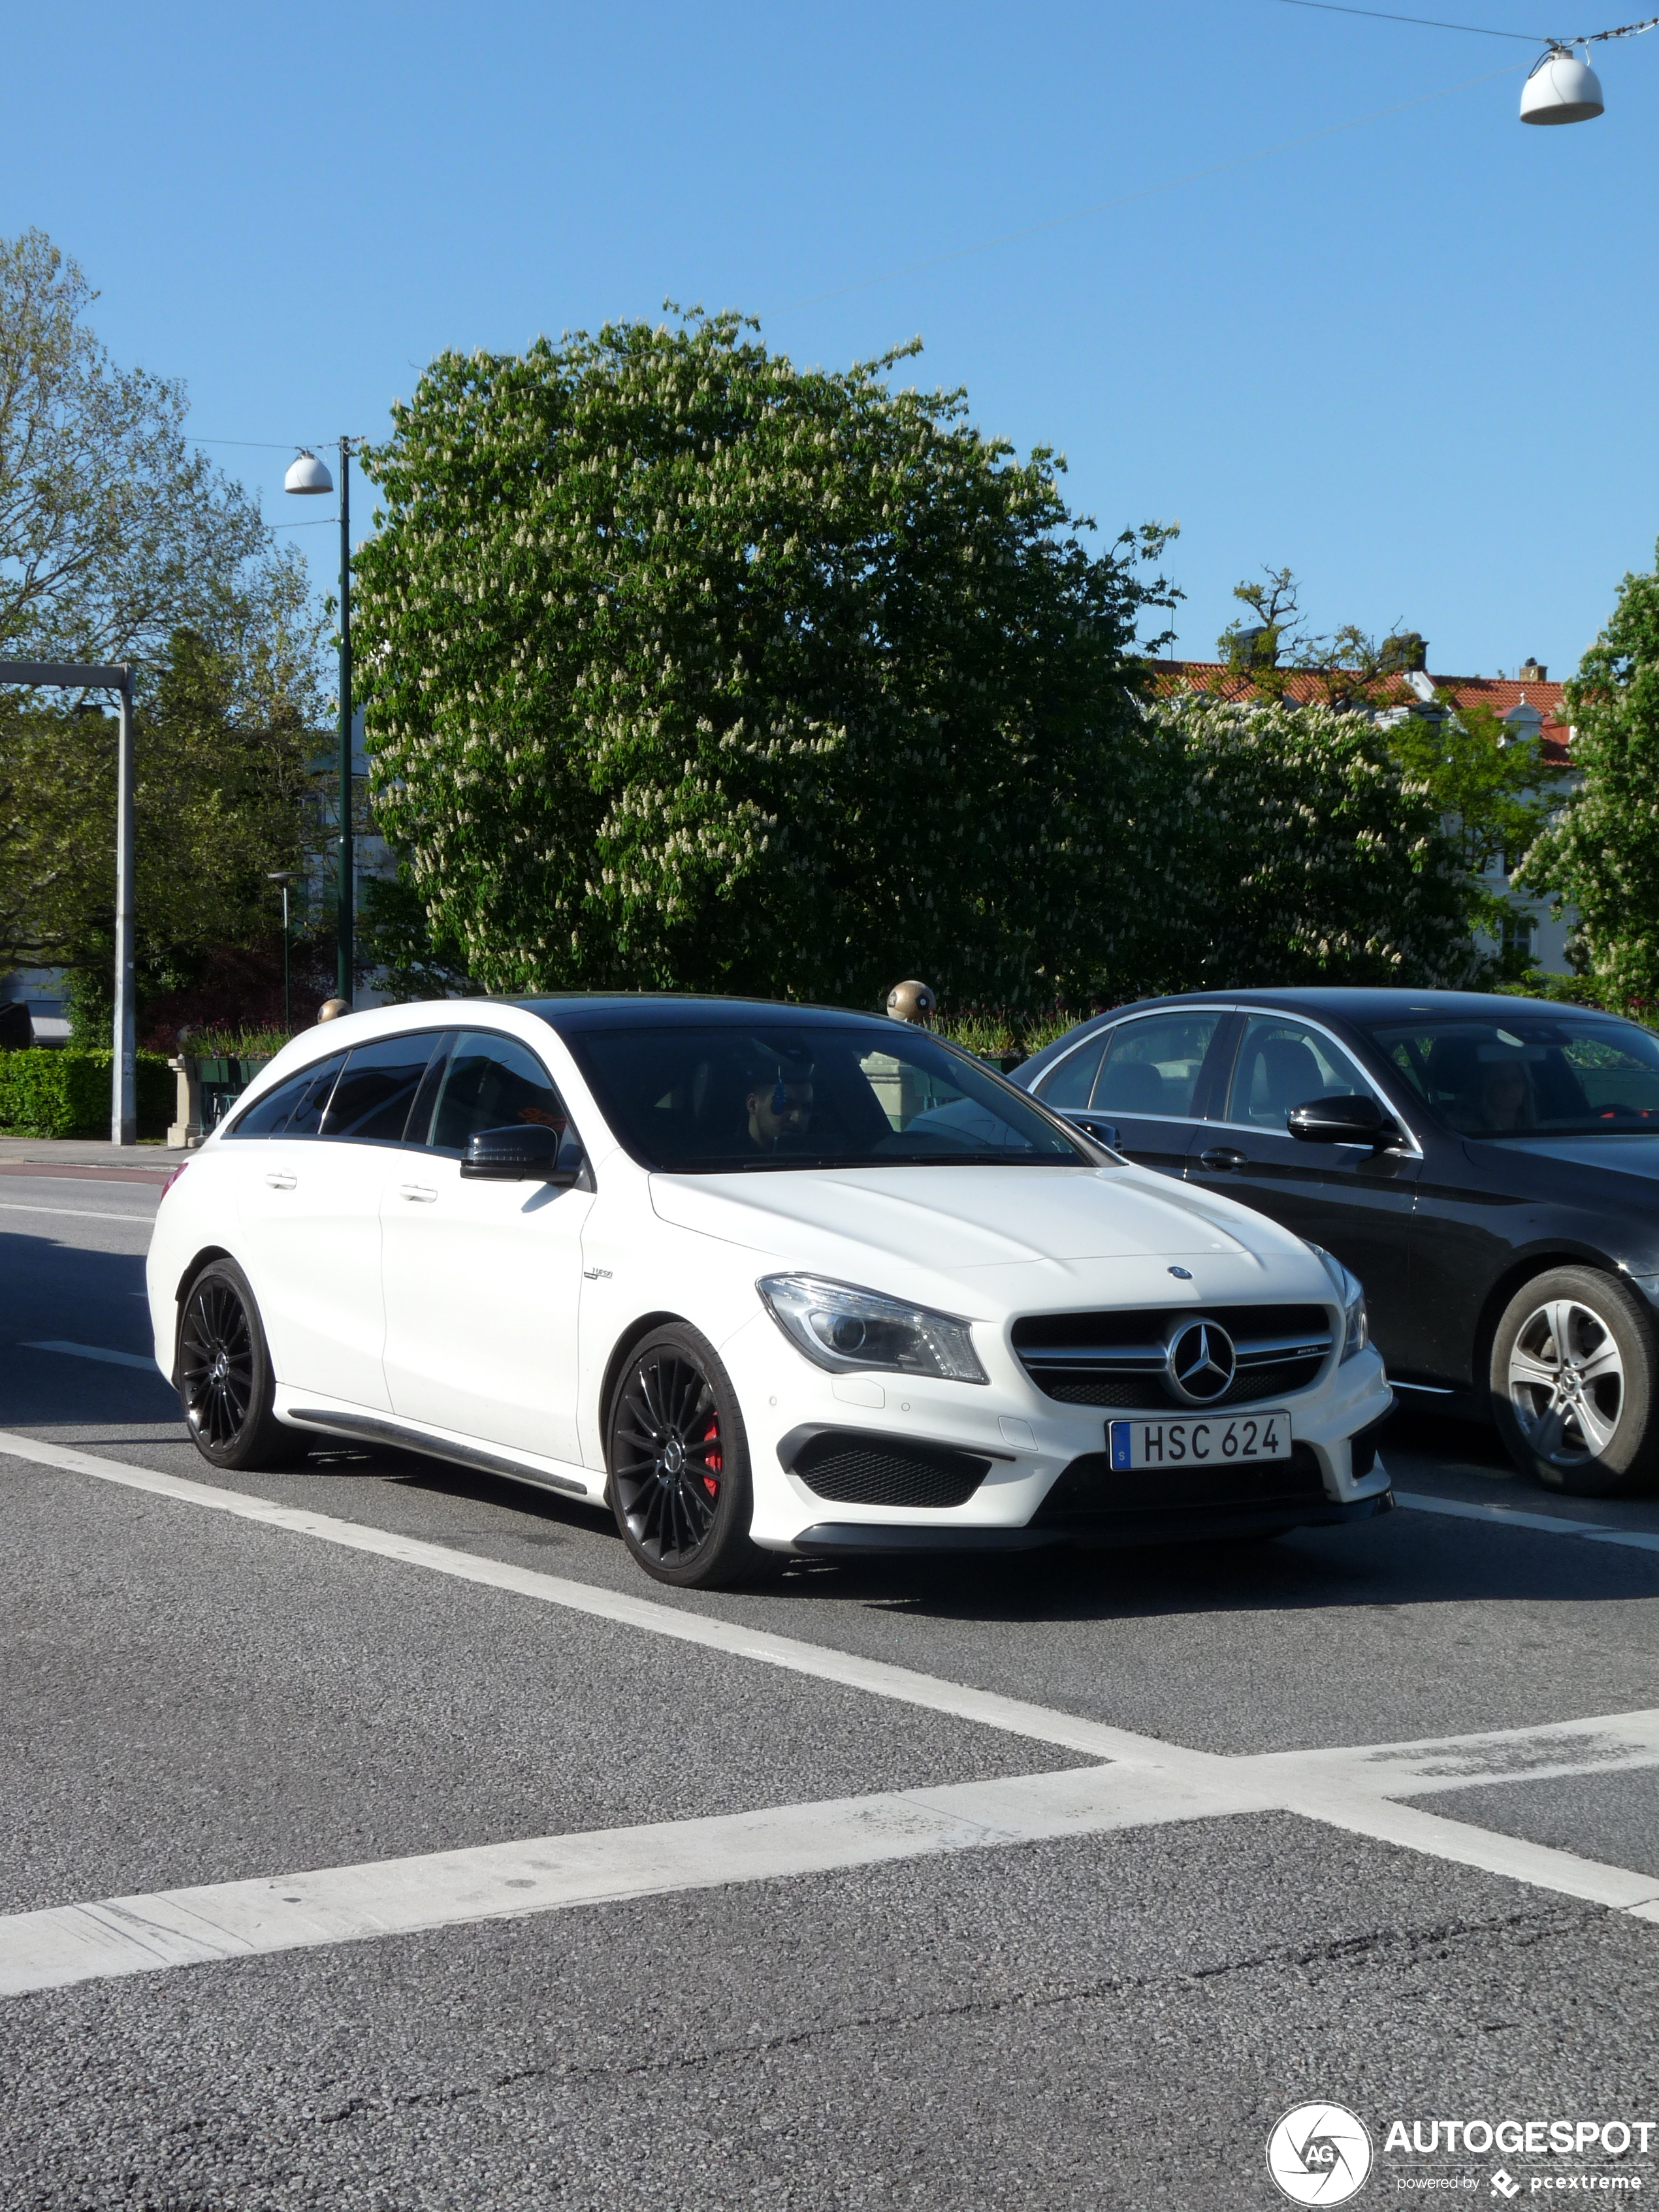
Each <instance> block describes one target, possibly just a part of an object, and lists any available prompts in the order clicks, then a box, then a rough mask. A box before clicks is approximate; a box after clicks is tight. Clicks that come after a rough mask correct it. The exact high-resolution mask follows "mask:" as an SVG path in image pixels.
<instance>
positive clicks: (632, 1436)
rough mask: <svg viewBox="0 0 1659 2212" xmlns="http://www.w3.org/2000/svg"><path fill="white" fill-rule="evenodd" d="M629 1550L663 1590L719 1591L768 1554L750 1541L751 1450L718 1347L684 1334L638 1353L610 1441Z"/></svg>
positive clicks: (626, 1376) (625, 1377) (620, 1391)
mask: <svg viewBox="0 0 1659 2212" xmlns="http://www.w3.org/2000/svg"><path fill="white" fill-rule="evenodd" d="M605 1441H606V1444H607V1447H608V1449H607V1462H608V1464H609V1467H610V1470H611V1509H612V1510H613V1511H614V1512H615V1514H616V1516H617V1528H619V1529H620V1530H621V1531H622V1535H623V1542H624V1543H625V1544H626V1545H627V1546H628V1548H629V1551H630V1552H631V1553H633V1554H634V1557H635V1559H637V1560H638V1562H639V1564H640V1565H641V1566H642V1567H643V1568H644V1569H645V1571H646V1572H647V1574H648V1575H650V1576H651V1577H653V1579H654V1580H655V1581H657V1582H661V1583H677V1584H678V1586H679V1587H680V1588H682V1589H718V1588H720V1587H722V1586H724V1585H727V1584H730V1583H734V1582H738V1581H740V1580H742V1579H744V1578H745V1577H752V1576H753V1575H755V1574H757V1572H760V1571H763V1569H764V1568H765V1566H766V1565H767V1564H768V1554H766V1553H763V1552H762V1551H760V1550H759V1548H758V1547H757V1546H756V1545H754V1544H752V1543H751V1542H750V1540H749V1522H750V1513H751V1504H750V1487H749V1443H748V1438H747V1437H746V1435H745V1434H744V1425H743V1416H742V1414H741V1413H739V1412H738V1401H737V1396H736V1394H735V1392H734V1391H733V1390H732V1383H731V1380H730V1378H729V1376H727V1374H726V1370H725V1369H724V1367H722V1366H721V1364H720V1359H719V1358H718V1357H717V1355H716V1353H715V1352H714V1346H712V1345H711V1344H709V1343H708V1342H707V1341H706V1340H704V1339H703V1338H702V1337H701V1336H699V1335H698V1334H697V1332H696V1329H694V1328H687V1327H685V1326H684V1324H676V1325H674V1326H671V1327H669V1328H662V1329H659V1330H657V1331H655V1332H654V1333H653V1334H652V1335H650V1336H649V1337H647V1339H646V1340H645V1341H644V1342H643V1343H641V1344H639V1345H636V1346H635V1348H634V1351H633V1352H632V1354H631V1356H630V1357H629V1362H628V1364H627V1366H626V1367H625V1368H624V1369H623V1372H622V1374H621V1376H620V1377H619V1378H618V1381H617V1388H616V1390H615V1392H614V1394H613V1395H612V1398H611V1419H610V1421H609V1423H608V1425H607V1435H606V1439H605Z"/></svg>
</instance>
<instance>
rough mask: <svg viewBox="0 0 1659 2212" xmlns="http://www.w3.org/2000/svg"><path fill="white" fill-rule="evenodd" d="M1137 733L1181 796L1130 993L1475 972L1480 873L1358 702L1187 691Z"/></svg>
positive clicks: (1429, 979) (1436, 802)
mask: <svg viewBox="0 0 1659 2212" xmlns="http://www.w3.org/2000/svg"><path fill="white" fill-rule="evenodd" d="M1148 727H1149V741H1150V742H1152V743H1154V744H1158V746H1159V747H1160V748H1161V749H1162V750H1163V751H1164V762H1163V766H1162V769H1161V780H1162V781H1164V782H1165V783H1166V784H1170V785H1177V786H1178V787H1179V788H1180V790H1181V793H1182V801H1181V811H1182V817H1183V819H1182V826H1181V828H1180V829H1179V831H1178V833H1177V835H1176V841H1175V842H1176V850H1177V852H1178V854H1179V856H1180V857H1179V864H1178V865H1179V869H1180V874H1181V878H1182V890H1183V893H1184V895H1183V896H1181V897H1180V898H1179V899H1176V900H1172V901H1171V911H1170V919H1169V921H1168V922H1167V924H1166V926H1165V928H1164V933H1163V936H1162V938H1161V939H1160V944H1159V948H1158V963H1157V965H1156V967H1155V969H1153V971H1152V972H1151V973H1149V974H1148V975H1146V977H1145V979H1144V982H1143V987H1146V988H1152V989H1159V990H1202V989H1206V988H1214V989H1225V988H1227V987H1234V988H1240V989H1242V988H1244V987H1248V986H1249V985H1252V984H1260V985H1267V984H1287V983H1322V982H1329V983H1334V982H1344V983H1373V984H1380V983H1400V984H1405V985H1408V986H1413V987H1419V986H1425V985H1427V986H1435V985H1439V986H1455V985H1468V984H1473V983H1474V982H1476V981H1479V980H1480V977H1481V969H1482V963H1481V960H1480V955H1479V953H1478V952H1477V951H1476V949H1475V946H1474V939H1473V936H1472V934H1471V932H1472V927H1473V925H1474V921H1476V919H1477V918H1479V917H1480V915H1482V914H1483V913H1484V908H1482V906H1481V900H1482V896H1483V893H1482V887H1481V882H1480V876H1479V874H1478V873H1477V872H1476V871H1475V869H1474V868H1473V867H1471V866H1469V865H1468V861H1467V860H1466V856H1465V854H1464V853H1463V851H1462V847H1461V845H1460V843H1459V842H1458V840H1457V838H1456V837H1455V836H1454V835H1453V834H1452V833H1451V832H1450V831H1449V829H1447V827H1446V825H1445V818H1444V817H1443V811H1442V804H1441V799H1440V797H1439V796H1438V795H1437V792H1436V790H1435V789H1434V787H1433V784H1432V781H1431V778H1430V777H1429V776H1427V775H1414V774H1413V772H1412V771H1411V769H1410V768H1409V767H1408V766H1407V765H1405V764H1402V762H1401V757H1400V755H1399V751H1398V750H1397V743H1398V741H1397V738H1396V735H1395V732H1391V731H1388V730H1385V729H1383V728H1382V727H1379V726H1378V725H1377V724H1376V722H1375V721H1373V720H1372V719H1371V717H1370V715H1369V714H1366V713H1364V712H1363V711H1356V710H1348V711H1343V710H1340V709H1338V708H1334V707H1329V706H1326V705H1323V704H1316V705H1310V706H1287V705H1285V704H1283V703H1273V704H1261V703H1256V702H1247V701H1243V700H1221V699H1214V698H1206V697H1203V696H1199V695H1197V694H1194V693H1190V692H1188V693H1185V694H1182V695H1181V696H1178V697H1176V698H1173V699H1168V700H1164V701H1160V702H1159V703H1158V705H1157V706H1156V707H1155V708H1152V709H1151V710H1150V714H1149V718H1148Z"/></svg>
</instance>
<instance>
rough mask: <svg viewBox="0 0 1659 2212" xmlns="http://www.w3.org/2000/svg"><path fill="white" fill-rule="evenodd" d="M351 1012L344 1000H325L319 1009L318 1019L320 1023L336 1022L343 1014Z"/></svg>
mask: <svg viewBox="0 0 1659 2212" xmlns="http://www.w3.org/2000/svg"><path fill="white" fill-rule="evenodd" d="M349 1012H351V1009H350V1007H349V1006H348V1005H347V1004H346V1002H345V1000H343V999H325V1000H323V1003H322V1005H321V1006H319V1007H318V1009H317V1018H318V1020H319V1022H331V1021H336V1020H337V1019H338V1018H339V1017H340V1016H341V1015H342V1014H349Z"/></svg>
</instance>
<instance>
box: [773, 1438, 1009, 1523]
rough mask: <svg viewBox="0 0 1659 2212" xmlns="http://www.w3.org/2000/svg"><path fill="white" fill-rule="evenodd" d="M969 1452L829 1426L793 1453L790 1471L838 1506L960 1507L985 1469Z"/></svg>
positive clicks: (986, 1462) (985, 1463) (986, 1465)
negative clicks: (882, 1440)
mask: <svg viewBox="0 0 1659 2212" xmlns="http://www.w3.org/2000/svg"><path fill="white" fill-rule="evenodd" d="M990 1464H991V1462H990V1461H989V1460H988V1459H979V1458H976V1457H975V1456H974V1455H972V1454H971V1453H969V1452H953V1451H939V1450H929V1449H927V1448H926V1447H925V1446H921V1445H916V1444H905V1443H878V1442H877V1441H875V1440H874V1439H872V1438H870V1437H849V1436H848V1435H847V1434H846V1433H844V1432H841V1433H837V1432H836V1431H834V1430H830V1431H828V1432H826V1433H825V1434H823V1435H822V1436H817V1437H811V1438H809V1440H808V1441H807V1442H806V1443H804V1444H802V1445H801V1447H800V1449H799V1450H798V1451H797V1452H795V1454H794V1455H793V1459H792V1460H791V1462H790V1472H791V1473H792V1474H798V1475H799V1477H800V1479H801V1480H802V1481H803V1482H804V1483H805V1485H806V1487H807V1488H808V1489H809V1490H811V1491H813V1492H816V1493H817V1496H818V1497H820V1498H835V1499H836V1501H837V1502H838V1503H839V1504H843V1505H917V1506H932V1507H934V1508H939V1507H943V1506H949V1505H965V1504H967V1502H968V1500H969V1498H971V1497H972V1496H973V1494H974V1492H975V1491H976V1490H977V1489H978V1488H979V1486H980V1484H981V1482H982V1481H983V1480H985V1475H986V1472H987V1469H988V1468H989V1467H990Z"/></svg>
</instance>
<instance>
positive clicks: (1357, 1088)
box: [1225, 1014, 1375, 1129]
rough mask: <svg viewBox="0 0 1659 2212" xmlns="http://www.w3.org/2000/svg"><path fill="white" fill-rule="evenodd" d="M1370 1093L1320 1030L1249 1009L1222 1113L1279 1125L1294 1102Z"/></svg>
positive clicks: (1260, 1124)
mask: <svg viewBox="0 0 1659 2212" xmlns="http://www.w3.org/2000/svg"><path fill="white" fill-rule="evenodd" d="M1374 1095H1375V1094H1374V1093H1373V1091H1372V1090H1371V1086H1370V1084H1369V1083H1367V1082H1366V1080H1365V1079H1364V1076H1363V1075H1362V1074H1361V1073H1360V1072H1359V1070H1358V1067H1356V1066H1355V1065H1354V1063H1353V1061H1352V1060H1350V1059H1349V1057H1348V1055H1347V1054H1346V1052H1344V1051H1343V1049H1342V1048H1341V1047H1340V1045H1338V1044H1334V1043H1333V1042H1332V1041H1331V1039H1330V1038H1329V1037H1328V1036H1323V1035H1322V1033H1321V1032H1320V1031H1319V1030H1316V1029H1310V1028H1309V1027H1308V1026H1307V1024H1305V1023H1303V1022H1297V1021H1287V1020H1286V1019H1285V1017H1284V1016H1283V1015H1282V1014H1253V1015H1252V1016H1251V1017H1250V1019H1249V1023H1248V1024H1246V1026H1245V1030H1244V1036H1243V1040H1242V1042H1240V1045H1239V1048H1238V1059H1237V1062H1236V1063H1235V1064H1234V1067H1233V1083H1232V1090H1231V1094H1230V1096H1229V1097H1228V1100H1227V1111H1226V1115H1225V1119H1226V1120H1227V1121H1249V1122H1250V1123H1252V1124H1254V1126H1255V1127H1256V1128H1258V1129H1283V1128H1284V1127H1285V1115H1287V1114H1288V1113H1289V1112H1290V1110H1291V1107H1292V1106H1306V1105H1308V1104H1310V1103H1311V1101H1312V1100H1314V1099H1316V1098H1352V1097H1361V1098H1370V1097H1373V1096H1374Z"/></svg>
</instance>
